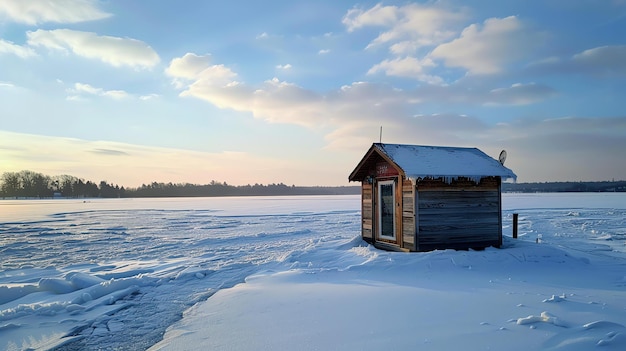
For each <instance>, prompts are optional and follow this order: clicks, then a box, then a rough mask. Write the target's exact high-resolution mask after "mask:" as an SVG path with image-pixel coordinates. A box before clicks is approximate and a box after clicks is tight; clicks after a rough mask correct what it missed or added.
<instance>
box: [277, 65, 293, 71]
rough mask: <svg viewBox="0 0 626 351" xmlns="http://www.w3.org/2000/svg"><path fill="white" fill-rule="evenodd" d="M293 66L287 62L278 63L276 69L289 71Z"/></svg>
mask: <svg viewBox="0 0 626 351" xmlns="http://www.w3.org/2000/svg"><path fill="white" fill-rule="evenodd" d="M291 68H292V66H291V64H289V63H287V64H284V65H276V69H280V70H284V71H288V70H290V69H291Z"/></svg>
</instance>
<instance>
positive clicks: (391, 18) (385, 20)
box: [342, 4, 399, 32]
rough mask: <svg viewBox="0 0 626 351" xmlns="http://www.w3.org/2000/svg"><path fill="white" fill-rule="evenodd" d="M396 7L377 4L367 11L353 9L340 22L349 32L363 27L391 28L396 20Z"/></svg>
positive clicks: (397, 10)
mask: <svg viewBox="0 0 626 351" xmlns="http://www.w3.org/2000/svg"><path fill="white" fill-rule="evenodd" d="M398 12H399V9H398V8H397V7H396V6H383V5H381V4H377V5H376V6H374V7H372V8H371V9H369V10H363V9H358V8H356V7H355V8H353V9H350V10H348V13H347V14H346V15H345V16H344V17H343V19H342V22H343V24H344V25H345V26H346V28H347V29H348V31H349V32H352V31H354V30H355V29H359V28H362V27H365V26H391V25H392V24H393V23H395V22H396V21H397V20H398V16H399V14H398Z"/></svg>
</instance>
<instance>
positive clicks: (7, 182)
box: [0, 171, 126, 199]
mask: <svg viewBox="0 0 626 351" xmlns="http://www.w3.org/2000/svg"><path fill="white" fill-rule="evenodd" d="M125 193H126V190H125V189H124V187H119V186H118V185H113V184H109V183H107V182H106V181H101V182H100V184H96V183H93V182H91V181H85V180H84V179H80V178H77V177H74V176H71V175H59V176H53V177H51V176H47V175H44V174H41V173H37V172H33V171H20V172H5V173H3V174H2V177H0V197H2V198H19V197H28V198H40V199H41V198H50V197H55V196H57V197H67V198H84V197H124V196H125Z"/></svg>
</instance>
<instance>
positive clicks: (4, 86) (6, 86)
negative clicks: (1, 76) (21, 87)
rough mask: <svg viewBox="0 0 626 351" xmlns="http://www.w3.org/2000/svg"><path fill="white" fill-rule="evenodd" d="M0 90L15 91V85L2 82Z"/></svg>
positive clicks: (0, 82)
mask: <svg viewBox="0 0 626 351" xmlns="http://www.w3.org/2000/svg"><path fill="white" fill-rule="evenodd" d="M0 88H6V89H14V88H15V84H13V83H9V82H3V81H0Z"/></svg>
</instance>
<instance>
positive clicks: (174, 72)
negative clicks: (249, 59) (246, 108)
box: [165, 53, 237, 88]
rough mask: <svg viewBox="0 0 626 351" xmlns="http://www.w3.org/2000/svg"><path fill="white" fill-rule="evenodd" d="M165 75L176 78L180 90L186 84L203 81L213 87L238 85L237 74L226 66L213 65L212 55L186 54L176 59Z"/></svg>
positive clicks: (175, 81)
mask: <svg viewBox="0 0 626 351" xmlns="http://www.w3.org/2000/svg"><path fill="white" fill-rule="evenodd" d="M165 73H166V74H167V75H168V76H170V77H172V78H174V83H175V85H177V87H179V88H183V87H184V86H185V83H184V82H189V81H200V80H201V81H202V84H207V85H211V86H227V85H232V84H234V83H236V81H235V78H236V77H237V74H236V73H235V72H233V71H232V70H231V69H230V68H228V67H226V66H224V65H211V55H196V54H193V53H186V54H185V55H184V56H183V57H178V58H174V59H173V60H172V61H171V62H170V65H169V66H168V67H167V68H166V69H165Z"/></svg>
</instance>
